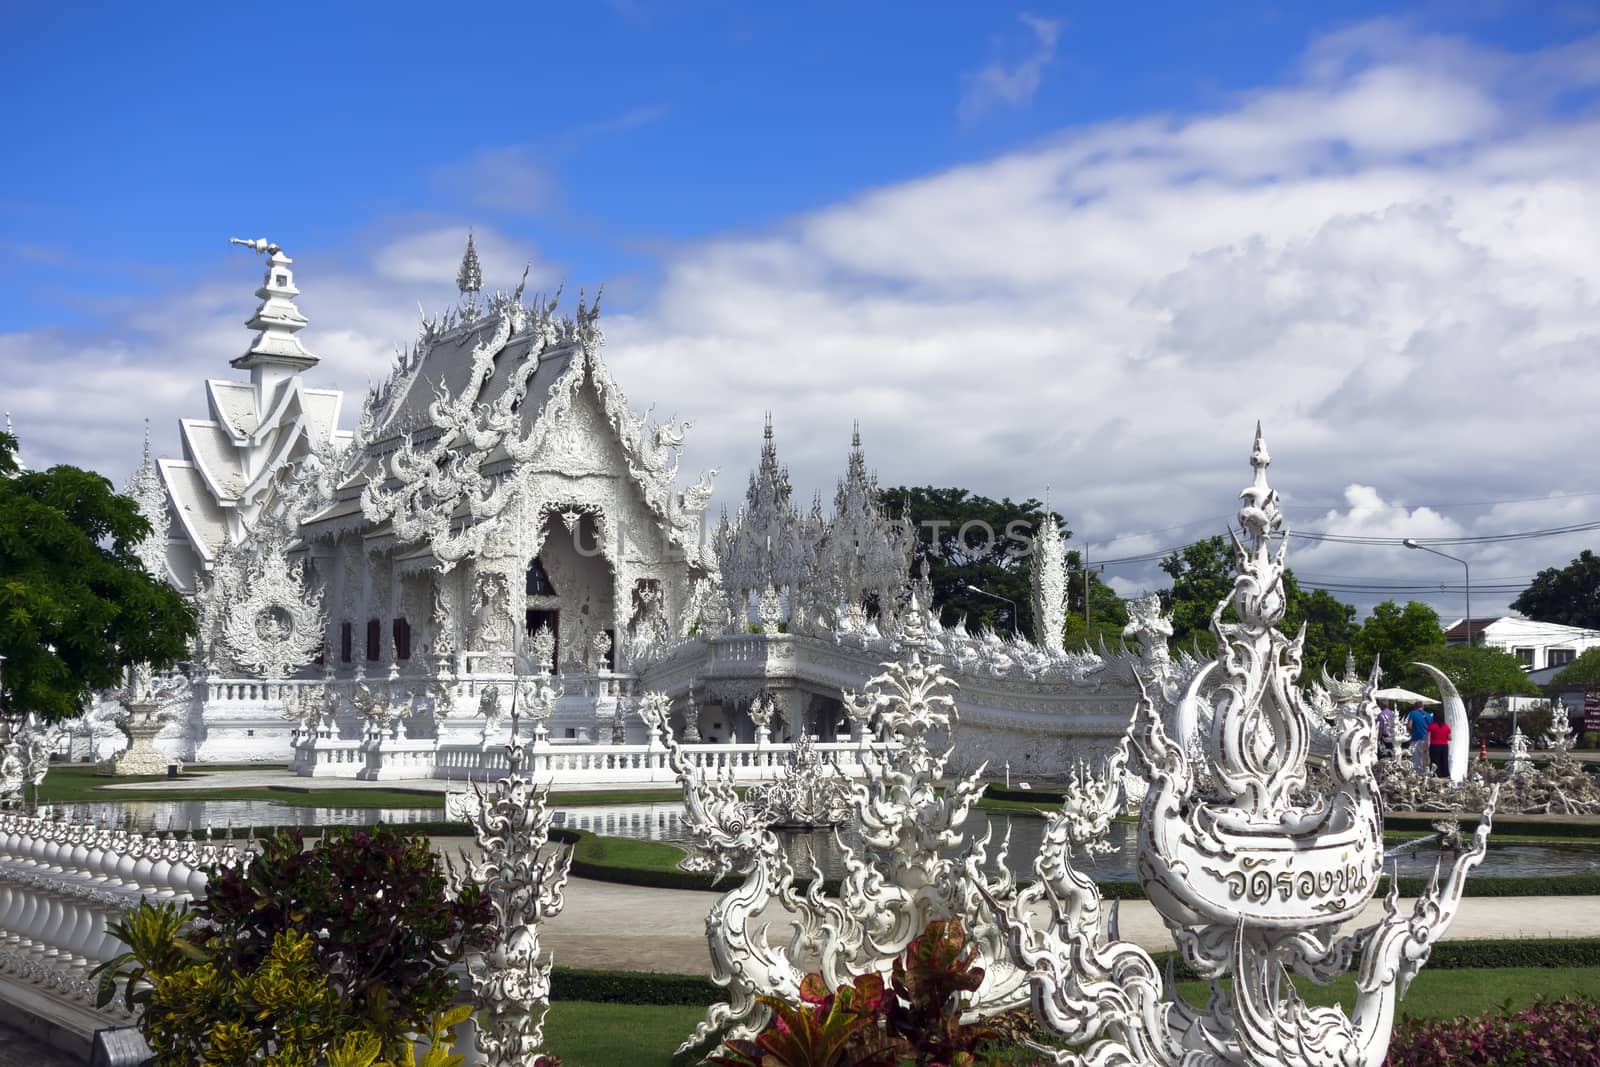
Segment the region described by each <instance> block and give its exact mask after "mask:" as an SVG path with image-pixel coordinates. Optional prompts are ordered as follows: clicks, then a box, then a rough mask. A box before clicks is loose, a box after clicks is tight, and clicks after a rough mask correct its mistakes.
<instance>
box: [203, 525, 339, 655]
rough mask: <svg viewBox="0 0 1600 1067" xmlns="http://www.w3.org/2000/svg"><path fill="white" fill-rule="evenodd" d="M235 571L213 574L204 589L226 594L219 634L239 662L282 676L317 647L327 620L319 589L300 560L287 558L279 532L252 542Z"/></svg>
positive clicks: (314, 651)
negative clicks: (312, 586) (307, 580)
mask: <svg viewBox="0 0 1600 1067" xmlns="http://www.w3.org/2000/svg"><path fill="white" fill-rule="evenodd" d="M254 547H255V549H256V551H255V552H254V553H253V554H251V555H250V556H249V557H242V556H241V557H235V558H238V559H240V561H241V562H240V567H239V573H238V574H237V576H232V575H230V576H228V578H227V579H226V580H224V579H222V578H220V577H219V578H218V579H214V581H213V583H212V586H211V588H210V589H208V591H207V593H203V594H202V596H205V595H215V594H216V593H221V595H222V596H223V597H224V598H225V600H226V604H227V606H226V616H225V618H224V620H223V623H222V639H223V641H224V642H225V643H226V646H227V649H228V655H229V657H230V658H231V659H232V660H233V662H235V663H237V664H238V665H239V666H241V667H243V668H244V669H246V670H250V671H255V672H257V673H258V674H259V675H260V676H261V677H262V678H269V679H275V678H285V677H288V676H289V675H290V674H293V673H294V672H295V671H297V670H299V669H300V668H301V667H304V666H305V665H306V664H308V663H310V662H311V661H312V660H313V659H315V658H316V656H317V653H318V652H320V651H322V640H323V634H324V632H325V630H326V626H327V620H326V617H325V616H324V614H323V611H322V591H321V590H320V589H314V590H308V589H307V588H306V583H305V565H304V564H303V563H300V562H298V561H295V562H291V561H290V560H289V558H288V557H287V555H286V554H285V545H284V543H283V541H282V540H281V539H279V538H275V537H274V538H267V539H262V540H257V541H256V542H255V546H254Z"/></svg>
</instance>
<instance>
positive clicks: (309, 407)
mask: <svg viewBox="0 0 1600 1067" xmlns="http://www.w3.org/2000/svg"><path fill="white" fill-rule="evenodd" d="M234 243H236V244H243V245H245V246H246V247H249V248H252V249H254V250H255V251H257V252H262V253H265V254H266V255H267V257H268V258H267V267H266V274H265V277H264V278H263V280H262V284H261V287H260V288H259V289H257V290H256V295H257V296H258V297H260V298H261V301H262V302H261V305H260V306H259V307H258V308H257V309H256V313H255V315H254V316H253V317H252V318H251V319H250V321H249V323H248V325H249V327H250V328H251V329H253V330H256V331H258V333H257V336H256V338H255V341H254V343H253V344H252V345H251V346H250V348H249V350H248V351H246V352H245V354H244V355H242V356H239V357H237V358H235V359H234V360H233V361H232V364H233V366H235V367H239V368H241V369H246V370H249V371H250V380H249V381H238V380H233V379H227V378H213V379H210V380H208V381H207V382H206V403H207V408H208V410H209V415H210V418H201V419H181V420H179V424H178V426H179V432H180V440H181V443H182V446H183V456H182V458H181V459H166V460H162V461H161V462H160V463H159V464H158V465H157V470H158V472H159V476H160V481H161V484H162V485H163V486H164V488H165V492H166V494H167V496H168V497H169V499H170V501H171V514H172V517H173V533H174V535H175V536H177V537H179V538H180V539H182V540H185V541H187V542H188V545H189V548H190V549H191V550H192V555H193V557H194V558H197V559H198V560H199V561H200V562H201V563H202V564H205V565H209V564H210V562H211V560H212V559H213V558H214V556H215V553H216V551H217V548H218V547H219V546H220V545H221V544H222V542H223V540H224V539H225V538H228V537H232V538H233V539H235V540H236V541H238V540H243V538H244V537H245V536H246V535H247V533H248V531H249V530H250V529H251V527H252V525H253V523H254V522H255V520H256V517H257V515H258V514H259V510H260V508H261V506H262V504H263V503H264V502H265V500H266V498H267V497H268V496H270V495H271V493H270V491H269V490H270V488H271V486H272V485H273V484H274V479H275V478H276V477H277V475H278V473H279V472H280V471H281V470H283V469H284V467H285V466H286V465H288V464H292V463H295V462H297V461H298V460H300V459H301V458H302V457H304V456H306V455H308V454H311V453H314V452H315V453H324V454H326V453H329V452H333V451H336V450H337V449H338V447H339V445H340V444H341V443H347V442H348V441H349V440H350V438H351V435H350V434H348V433H344V432H341V431H340V430H339V429H338V423H339V410H340V407H341V405H342V404H343V394H342V393H340V392H339V391H338V390H336V389H312V388H309V387H307V386H306V385H305V384H304V383H303V382H302V381H301V378H300V374H301V372H302V371H304V370H305V369H307V368H309V367H312V366H314V365H316V363H317V357H316V356H314V355H312V354H311V353H309V352H307V351H306V350H305V348H304V347H302V345H301V344H300V341H299V339H298V338H297V337H296V334H297V333H298V332H299V331H300V330H301V329H302V328H303V327H304V326H305V324H306V320H305V316H303V315H301V314H300V312H299V310H298V309H297V308H296V307H295V306H294V297H295V296H296V295H298V294H299V292H300V291H299V290H298V289H296V288H295V286H294V276H293V274H292V273H291V272H290V270H289V264H290V263H291V262H292V261H291V260H290V259H289V257H287V256H285V255H284V254H283V250H282V249H281V248H279V247H278V246H276V245H273V244H271V243H270V242H267V241H265V240H260V241H237V240H236V241H235V242H234ZM180 555H181V553H180ZM179 577H182V576H179Z"/></svg>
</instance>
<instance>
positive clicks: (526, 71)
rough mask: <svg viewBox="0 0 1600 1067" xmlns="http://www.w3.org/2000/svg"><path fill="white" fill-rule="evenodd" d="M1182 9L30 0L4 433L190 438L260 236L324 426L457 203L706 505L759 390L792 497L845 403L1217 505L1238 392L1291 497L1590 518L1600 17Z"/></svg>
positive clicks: (3, 233) (879, 446) (505, 276)
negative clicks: (694, 478) (641, 416)
mask: <svg viewBox="0 0 1600 1067" xmlns="http://www.w3.org/2000/svg"><path fill="white" fill-rule="evenodd" d="M1213 6H1218V7H1220V6H1221V5H1194V4H1155V5H1143V6H1139V7H1137V8H1128V7H1126V6H1116V5H1090V4H1081V3H1080V4H1034V5H1026V6H1017V7H1011V6H1005V5H972V4H917V5H910V4H903V5H843V4H820V5H727V6H720V5H707V4H655V3H650V2H647V0H631V2H627V3H622V2H618V3H613V4H609V5H602V4H590V5H582V4H573V5H551V6H549V8H548V9H547V10H540V9H537V8H535V7H534V6H532V5H516V6H512V7H506V8H502V9H492V8H486V7H483V6H480V5H474V6H471V7H470V8H469V7H462V8H460V9H459V11H449V10H445V9H442V8H441V7H440V6H439V5H427V6H420V5H419V6H410V5H403V4H391V5H383V6H377V5H373V6H369V7H358V6H355V5H327V6H325V7H322V8H316V9H313V8H306V9H304V10H301V9H296V8H283V9H281V11H275V12H273V13H270V14H269V13H267V12H266V11H263V10H261V9H256V8H242V7H237V6H236V5H211V6H199V5H196V6H192V7H189V8H188V9H187V10H180V9H179V8H177V7H175V6H163V7H160V8H159V9H152V8H146V9H143V10H141V9H137V8H132V9H130V8H128V7H126V6H125V5H119V6H111V5H104V6H86V5H56V6H54V7H45V6H40V5H32V6H30V7H28V8H27V9H24V10H22V11H20V12H17V13H14V14H12V15H11V16H10V24H9V26H8V31H9V32H8V34H7V36H6V39H5V40H4V41H3V42H0V58H3V60H4V62H3V63H0V80H3V81H4V82H5V83H6V84H5V88H6V89H7V90H8V94H7V95H8V98H9V99H11V100H12V101H13V102H14V105H15V106H14V107H13V110H12V112H11V114H9V115H8V124H7V126H8V129H7V138H8V141H7V144H8V149H9V152H8V154H9V155H10V157H11V165H10V166H8V167H6V168H4V170H3V172H0V402H3V406H5V407H7V408H8V409H10V410H12V411H13V413H14V417H15V418H16V419H17V420H18V427H17V428H18V430H19V432H20V434H21V435H22V438H23V442H24V449H25V454H28V455H29V456H30V458H31V459H32V461H33V462H36V463H48V462H56V461H64V462H75V463H81V464H84V465H87V466H94V467H97V468H98V469H101V470H104V471H105V472H106V473H108V474H109V475H111V476H112V477H114V478H115V479H116V480H117V481H119V482H120V481H122V480H123V478H124V477H125V476H126V468H127V467H128V466H129V457H130V453H131V451H132V450H133V449H134V448H136V447H137V441H138V435H139V427H140V422H141V420H142V418H143V417H144V416H146V415H148V416H150V417H151V418H152V419H153V420H154V421H153V427H152V432H153V435H154V439H155V443H156V446H157V448H158V449H160V450H162V451H164V452H167V453H169V454H170V453H172V452H173V451H174V450H175V448H176V433H175V419H176V418H177V417H179V416H198V415H200V414H202V410H201V409H202V405H203V396H202V392H201V388H200V381H199V379H200V378H201V377H203V376H206V375H218V374H229V373H231V372H229V371H228V370H227V366H226V361H227V359H228V358H230V357H231V356H233V355H236V354H237V353H238V352H239V351H241V350H242V348H243V346H244V345H245V344H246V343H247V335H246V334H245V333H244V331H243V330H242V328H241V323H242V321H243V319H245V318H246V317H248V314H249V312H250V310H251V308H252V307H253V303H254V302H253V299H252V298H251V296H250V292H251V290H252V289H253V288H254V286H255V284H256V279H257V277H258V266H257V264H255V263H253V262H250V261H249V260H248V259H247V257H246V256H245V255H244V254H243V253H241V252H239V251H238V250H237V249H229V248H228V246H227V244H226V238H227V237H228V236H230V235H237V236H248V237H256V236H267V237H269V238H271V239H272V240H274V241H276V242H278V243H280V244H282V245H283V246H284V247H285V248H287V249H288V250H289V252H290V254H291V255H293V256H294V257H295V259H296V269H297V276H298V281H299V283H300V286H301V288H302V289H303V290H304V292H305V295H304V296H303V297H302V300H301V306H302V308H303V309H304V310H305V311H306V313H307V314H308V316H309V317H310V318H311V322H312V324H311V326H310V327H309V328H308V329H307V331H306V333H305V334H304V337H305V340H306V342H307V344H308V346H309V347H311V348H312V349H313V350H314V351H316V352H318V353H319V354H321V355H322V356H323V358H324V362H323V365H322V366H321V367H319V368H318V369H317V371H315V372H314V374H316V375H317V376H318V381H319V384H336V385H339V386H340V387H343V388H345V389H347V390H349V391H351V393H352V396H351V399H350V402H349V404H348V405H347V415H349V416H350V417H353V415H354V412H355V410H356V408H357V407H358V401H359V396H360V393H361V391H362V390H363V389H364V388H365V386H366V384H367V382H369V381H371V380H374V379H377V378H381V377H382V375H383V374H384V373H385V371H386V367H387V365H388V362H389V360H390V355H391V353H392V351H393V349H394V348H395V347H396V346H400V345H404V344H406V343H408V341H409V340H410V338H411V333H412V330H413V328H414V323H415V315H416V307H417V304H418V302H419V301H420V302H421V303H423V304H424V305H426V306H427V307H429V308H430V309H437V308H438V307H439V306H441V305H442V304H443V303H445V302H446V301H448V300H449V299H450V298H451V296H452V295H453V293H452V289H451V286H450V279H451V277H452V276H453V273H454V262H455V259H456V258H457V257H458V256H459V248H460V244H461V239H462V237H463V236H464V234H465V231H466V229H467V227H469V226H471V227H474V228H475V230H476V232H477V234H478V235H479V243H480V246H481V247H482V248H483V251H484V258H485V266H486V270H487V271H488V273H489V278H488V282H489V284H490V286H491V287H493V286H496V285H499V286H504V287H507V288H509V287H510V286H511V285H513V284H515V281H516V277H515V276H516V273H517V272H519V271H520V269H521V265H522V264H524V263H531V264H532V265H533V268H532V276H531V278H530V284H531V285H533V286H535V287H553V286H554V285H557V284H561V283H563V282H565V283H566V285H567V286H568V288H569V290H572V289H576V288H578V287H580V286H581V287H585V288H588V289H590V290H592V289H593V288H594V287H595V286H596V285H598V284H601V283H604V284H605V286H606V289H607V294H608V296H607V309H608V312H607V323H608V325H607V331H608V337H609V338H610V344H609V346H608V349H607V351H608V358H609V359H610V360H611V362H612V366H613V370H614V372H615V374H616V376H617V378H618V379H619V381H620V382H621V383H622V385H623V387H624V388H625V389H626V390H627V391H628V393H629V395H630V397H631V398H632V400H633V401H634V403H635V406H636V407H640V408H643V407H645V406H647V405H649V404H651V403H656V404H657V405H658V414H666V413H669V412H671V411H674V410H675V411H677V412H678V413H679V414H681V415H684V416H687V417H693V418H695V419H696V420H697V427H696V430H695V433H694V435H693V436H692V437H691V439H690V442H689V446H688V450H687V452H686V453H685V458H684V467H685V470H686V471H689V470H698V469H702V468H703V467H717V468H719V469H720V470H721V471H722V476H721V479H720V481H719V483H718V484H719V487H720V488H719V492H718V496H717V503H718V505H729V506H733V505H736V504H737V502H738V494H739V492H740V490H741V488H742V485H743V481H744V471H745V470H746V469H748V467H749V465H750V463H751V462H752V461H753V460H754V458H755V451H756V446H757V441H758V436H759V426H760V419H761V416H762V413H763V412H764V411H766V410H769V409H770V410H773V412H774V415H775V418H776V420H777V424H778V431H779V441H780V450H781V451H782V453H783V455H784V458H785V459H786V460H787V461H788V462H789V463H790V465H791V467H792V468H793V470H794V474H795V484H796V487H797V491H799V492H800V493H802V494H803V495H804V496H806V497H809V496H810V493H811V491H812V490H813V489H823V490H824V491H825V495H831V486H832V481H833V479H834V478H835V477H837V475H838V473H839V471H840V470H841V468H842V465H843V458H844V451H845V447H846V444H847V441H848V434H849V427H850V423H851V421H852V420H853V419H854V418H856V417H859V418H860V419H861V420H862V423H863V432H864V435H865V437H866V443H867V448H868V454H869V458H870V459H871V460H872V461H873V462H874V463H875V465H876V466H877V467H878V468H879V471H880V474H881V476H882V479H883V480H884V481H885V482H886V483H890V484H893V483H900V482H918V483H934V484H956V485H965V486H968V487H971V488H973V489H975V490H977V491H980V492H987V493H988V494H990V495H995V496H999V495H1002V494H1009V495H1013V496H1023V495H1038V494H1039V493H1040V492H1042V489H1043V485H1044V483H1049V484H1051V485H1052V486H1053V487H1054V491H1055V498H1056V499H1057V501H1058V502H1061V507H1062V510H1064V511H1065V512H1066V514H1067V515H1068V518H1069V520H1070V521H1071V522H1072V524H1073V526H1074V529H1075V530H1076V531H1077V533H1078V536H1079V538H1080V539H1086V540H1088V541H1089V542H1090V543H1091V546H1092V547H1091V555H1097V556H1100V557H1102V558H1110V557H1112V556H1116V555H1132V554H1136V553H1137V552H1141V551H1148V550H1152V549H1155V548H1159V547H1163V546H1165V545H1167V544H1170V543H1175V542H1176V541H1181V540H1182V539H1184V538H1188V537H1191V536H1200V535H1202V534H1207V533H1212V532H1217V531H1219V530H1220V529H1221V526H1222V523H1223V522H1225V521H1226V517H1227V516H1228V515H1229V514H1230V513H1231V511H1232V506H1233V505H1232V499H1233V494H1234V493H1235V492H1236V490H1237V487H1238V485H1240V484H1243V478H1244V474H1245V470H1244V467H1243V463H1244V459H1245V456H1246V453H1247V448H1248V442H1249V434H1250V430H1251V429H1252V428H1253V425H1254V420H1255V419H1256V418H1258V417H1261V418H1264V419H1266V420H1267V424H1268V432H1269V440H1270V441H1275V442H1277V444H1276V445H1275V447H1274V455H1275V456H1277V457H1278V459H1279V461H1280V465H1281V466H1282V467H1283V470H1282V472H1281V474H1280V473H1279V472H1278V471H1277V470H1276V469H1275V476H1276V477H1277V478H1278V480H1279V481H1280V483H1281V484H1282V485H1283V487H1284V490H1285V495H1286V497H1287V498H1288V499H1290V500H1291V502H1295V501H1298V503H1297V504H1296V506H1297V507H1298V508H1299V509H1300V510H1299V513H1298V514H1299V516H1300V521H1301V522H1302V523H1303V524H1305V525H1307V526H1308V527H1310V528H1314V529H1319V530H1326V531H1331V532H1346V533H1362V534H1370V535H1373V536H1390V535H1394V536H1401V535H1415V536H1452V535H1472V534H1477V533H1492V532H1502V531H1506V530H1513V529H1533V528H1542V527H1544V526H1547V525H1560V524H1565V523H1570V522H1581V521H1592V520H1595V519H1600V503H1597V500H1600V498H1595V497H1590V496H1586V495H1584V494H1586V493H1589V492H1591V491H1594V490H1596V489H1600V486H1597V485H1595V484H1594V482H1593V476H1592V474H1590V473H1589V471H1588V470H1587V469H1586V468H1585V467H1584V465H1582V464H1580V463H1576V462H1574V461H1573V460H1572V459H1571V458H1570V457H1573V456H1581V455H1585V454H1588V455H1592V454H1593V452H1594V447H1593V446H1594V445H1595V444H1597V443H1600V431H1597V430H1596V429H1594V428H1592V427H1593V426H1594V425H1595V422H1596V420H1594V419H1593V418H1592V417H1590V416H1587V415H1586V414H1585V413H1587V412H1592V411H1593V410H1596V406H1597V405H1600V384H1596V383H1595V382H1594V379H1595V378H1596V377H1597V376H1595V375H1593V374H1592V373H1590V372H1589V367H1591V366H1593V365H1594V363H1593V357H1594V352H1593V338H1594V335H1595V325H1596V320H1595V309H1596V306H1597V305H1596V297H1595V292H1596V287H1597V286H1600V252H1597V251H1595V247H1596V245H1597V244H1600V241H1596V240H1595V238H1596V237H1600V234H1597V233H1596V228H1597V226H1600V223H1597V222H1596V221H1595V219H1594V216H1596V214H1597V213H1596V212H1594V211H1593V209H1592V205H1593V199H1592V197H1593V192H1592V191H1593V189H1594V188H1595V185H1594V180H1595V178H1596V177H1600V134H1597V130H1600V125H1597V121H1596V106H1595V99H1596V96H1595V94H1596V89H1597V87H1600V38H1597V37H1596V36H1595V35H1596V34H1597V32H1600V19H1597V18H1596V17H1595V16H1596V12H1595V10H1594V9H1593V8H1592V6H1591V5H1586V4H1580V3H1548V4H1516V5H1513V4H1495V3H1448V4H1447V3H1435V4H1422V5H1414V6H1398V7H1397V6H1394V5H1377V4H1364V3H1346V4H1329V5H1296V4H1270V3H1241V4H1232V5H1226V10H1225V11H1221V12H1216V11H1212V10H1209V8H1211V7H1213ZM1467 457H1470V458H1467ZM1063 498H1065V500H1064V501H1063ZM1525 498H1533V500H1532V502H1531V503H1530V502H1529V501H1528V500H1527V499H1525ZM1486 501H1503V502H1506V503H1504V504H1483V503H1482V502H1486ZM1423 505H1433V507H1425V506H1423ZM1291 514H1292V515H1293V514H1295V513H1294V512H1291ZM1589 543H1590V542H1588V541H1586V540H1582V539H1572V538H1568V539H1565V540H1562V539H1554V540H1541V541H1538V542H1530V543H1524V544H1520V545H1516V546H1512V547H1501V548H1494V549H1484V550H1481V551H1480V552H1479V556H1478V557H1477V558H1475V569H1474V573H1475V575H1476V574H1477V573H1478V570H1479V568H1480V567H1481V568H1482V572H1483V574H1485V575H1486V576H1504V577H1506V578H1507V579H1508V580H1509V579H1520V577H1521V576H1524V575H1531V574H1532V572H1533V571H1535V570H1537V569H1538V568H1539V567H1542V566H1547V565H1551V564H1560V563H1564V562H1565V560H1566V559H1567V558H1570V556H1571V555H1573V554H1575V553H1576V550H1577V549H1578V548H1580V547H1584V546H1585V545H1587V544H1589ZM1307 557H1308V558H1307V559H1306V564H1308V566H1302V567H1301V568H1300V569H1301V570H1311V571H1312V573H1317V572H1318V571H1321V572H1326V573H1328V574H1330V575H1346V574H1356V575H1364V576H1368V580H1379V579H1381V578H1382V577H1383V576H1385V575H1388V574H1402V573H1403V574H1422V573H1425V572H1426V573H1428V574H1431V573H1432V572H1431V571H1430V570H1429V569H1428V568H1427V567H1426V566H1424V565H1422V564H1418V563H1416V562H1415V554H1412V558H1407V559H1379V558H1376V557H1374V556H1373V554H1372V553H1371V552H1367V553H1365V554H1361V553H1354V552H1351V551H1346V550H1339V549H1336V548H1334V547H1333V546H1322V547H1320V548H1317V549H1314V550H1310V551H1309V552H1308V553H1307ZM1435 562H1437V563H1439V564H1440V571H1441V573H1440V577H1441V578H1442V579H1447V578H1449V576H1450V575H1449V573H1448V571H1449V566H1448V565H1447V564H1445V563H1444V561H1435ZM1312 564H1314V565H1315V569H1313V567H1312V566H1309V565H1312ZM1119 577H1120V578H1121V579H1122V581H1123V588H1124V590H1125V591H1127V592H1133V591H1137V589H1138V588H1141V587H1143V586H1144V585H1146V584H1154V583H1155V582H1156V581H1157V580H1158V579H1156V578H1153V577H1152V574H1151V572H1150V569H1149V568H1144V569H1143V570H1140V569H1137V568H1133V569H1129V570H1127V571H1126V572H1125V574H1123V575H1119ZM1438 601H1439V607H1440V610H1441V611H1442V612H1445V613H1447V614H1448V613H1449V611H1450V607H1449V604H1450V601H1449V599H1448V598H1447V597H1443V596H1441V597H1440V598H1438Z"/></svg>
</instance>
